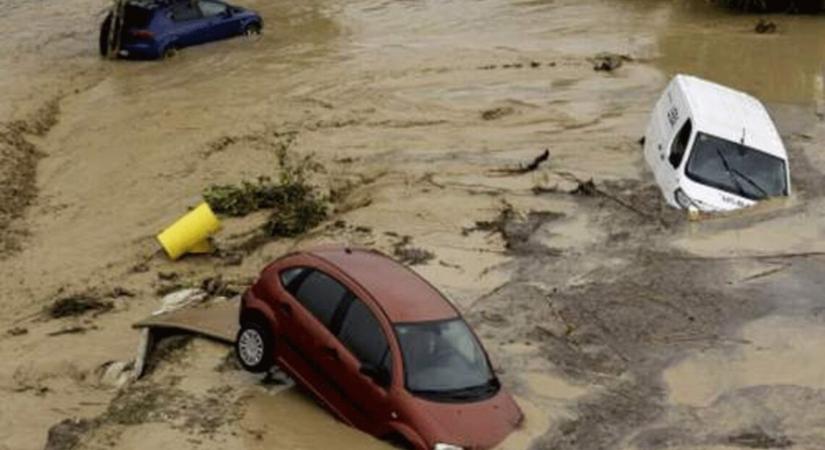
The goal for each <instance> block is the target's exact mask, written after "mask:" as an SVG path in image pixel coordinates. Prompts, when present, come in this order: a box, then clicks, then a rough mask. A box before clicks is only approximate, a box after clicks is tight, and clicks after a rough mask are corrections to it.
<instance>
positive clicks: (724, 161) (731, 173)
mask: <svg viewBox="0 0 825 450" xmlns="http://www.w3.org/2000/svg"><path fill="white" fill-rule="evenodd" d="M716 154H717V155H719V159H721V160H722V165H723V166H725V171H727V172H728V176H729V177H730V179H731V181H733V184H735V185H736V189H737V190H738V191H739V194H740V195H745V190H744V189H742V185H741V184H740V183H739V180H738V179H737V178H736V173H735V172H734V171H733V169H731V168H730V164H728V159H727V158H725V155H723V154H722V150H719V148H718V147H717V148H716Z"/></svg>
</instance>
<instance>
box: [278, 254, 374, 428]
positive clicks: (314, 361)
mask: <svg viewBox="0 0 825 450" xmlns="http://www.w3.org/2000/svg"><path fill="white" fill-rule="evenodd" d="M302 278H303V279H302V280H299V281H300V283H299V284H298V285H297V286H295V287H294V292H295V294H294V296H292V295H290V296H287V297H288V304H289V308H288V309H289V312H288V313H285V314H288V315H289V317H288V319H287V320H288V321H289V322H290V323H291V325H290V327H289V328H288V329H289V331H288V333H289V337H288V339H289V340H290V341H292V345H293V346H294V350H295V353H296V354H297V355H298V356H299V357H300V358H301V360H302V361H300V362H299V364H297V365H296V367H295V369H294V370H295V371H296V372H298V373H297V374H296V375H298V376H299V377H301V378H302V379H303V380H302V381H303V382H304V384H305V385H306V386H307V387H308V388H309V389H310V390H311V391H313V392H314V393H315V394H316V395H317V396H318V397H319V398H320V399H321V401H322V402H323V403H325V404H326V405H327V406H328V407H329V408H330V409H331V410H332V411H333V412H334V413H335V414H337V415H338V416H339V417H340V418H341V419H342V420H344V421H345V422H347V423H349V424H351V425H355V426H360V425H361V424H363V423H364V422H365V418H364V417H363V414H362V413H361V412H360V411H359V410H358V409H357V407H356V406H355V404H354V403H353V402H352V401H351V400H350V399H349V398H348V396H347V393H346V392H345V391H344V390H343V389H342V386H341V384H340V383H339V381H338V375H337V374H336V373H335V372H334V371H333V372H330V371H328V370H327V367H328V365H327V362H328V361H333V360H336V359H337V358H338V357H339V355H340V353H339V351H338V348H337V347H336V345H335V344H336V343H337V341H336V340H335V336H334V335H333V334H332V331H331V328H332V327H333V325H334V322H335V319H336V316H337V315H340V311H341V310H342V308H341V307H342V305H343V304H344V300H345V299H346V298H347V297H348V296H349V292H348V291H347V289H346V288H345V287H344V286H343V285H342V284H341V283H339V282H338V281H336V280H335V279H334V278H332V277H330V276H329V275H327V274H326V273H324V272H321V271H319V270H315V269H310V270H309V272H307V273H306V274H304V275H303V276H302Z"/></svg>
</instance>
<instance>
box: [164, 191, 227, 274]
mask: <svg viewBox="0 0 825 450" xmlns="http://www.w3.org/2000/svg"><path fill="white" fill-rule="evenodd" d="M220 228H221V222H220V221H219V220H218V218H217V217H216V216H215V213H213V212H212V209H211V208H210V207H209V205H208V204H206V202H204V203H201V204H200V205H198V207H197V208H195V209H193V210H192V211H190V212H189V213H187V214H186V215H185V216H183V217H181V218H180V219H178V221H177V222H175V223H174V224H172V226H170V227H169V228H167V229H165V230H163V232H162V233H160V234H159V235H158V236H157V239H158V242H160V245H161V247H163V250H165V251H166V254H167V255H169V258H171V259H173V260H176V259H178V258H180V257H181V256H183V255H184V254H186V253H208V252H211V251H212V245H211V244H210V243H209V236H211V235H213V234H215V232H217V231H218V230H219V229H220Z"/></svg>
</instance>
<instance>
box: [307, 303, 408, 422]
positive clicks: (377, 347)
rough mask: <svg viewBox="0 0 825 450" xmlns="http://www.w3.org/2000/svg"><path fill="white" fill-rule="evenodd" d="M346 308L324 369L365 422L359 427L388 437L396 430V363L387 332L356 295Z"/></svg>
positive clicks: (336, 326) (331, 340)
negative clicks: (393, 392) (392, 400)
mask: <svg viewBox="0 0 825 450" xmlns="http://www.w3.org/2000/svg"><path fill="white" fill-rule="evenodd" d="M342 309H343V310H342V311H339V314H338V316H337V317H336V320H335V323H334V324H333V328H334V331H335V332H336V334H337V337H330V338H329V339H328V340H327V342H326V343H324V345H325V347H327V348H329V349H332V350H329V351H328V354H327V355H325V357H324V358H322V359H321V366H322V368H323V370H324V372H325V373H327V374H328V376H330V377H334V379H335V380H336V383H337V384H338V388H339V389H341V390H342V391H343V393H344V396H345V397H346V398H347V399H348V401H350V402H351V403H352V404H353V406H354V407H355V409H357V410H358V413H359V416H361V417H363V418H364V419H365V420H364V421H363V423H360V424H357V426H358V427H359V428H361V429H363V430H365V431H367V432H369V433H371V434H374V435H378V436H381V435H385V434H387V433H389V432H391V431H392V430H391V429H390V428H389V425H388V424H389V421H390V420H391V417H390V415H391V404H390V397H389V391H388V390H389V386H390V384H391V378H390V377H391V374H392V364H393V361H392V353H391V351H390V348H389V344H388V340H387V336H386V333H385V332H384V330H383V328H382V326H381V322H380V321H379V320H378V318H377V317H376V314H375V313H374V312H373V311H372V310H371V309H370V308H369V306H368V305H367V304H366V303H365V302H364V301H362V300H360V299H358V298H357V297H355V296H354V295H352V294H349V296H348V297H347V298H346V299H345V300H344V305H343V307H342Z"/></svg>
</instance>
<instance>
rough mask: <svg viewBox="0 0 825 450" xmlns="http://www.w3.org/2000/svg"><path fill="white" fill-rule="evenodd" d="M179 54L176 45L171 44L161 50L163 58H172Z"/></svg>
mask: <svg viewBox="0 0 825 450" xmlns="http://www.w3.org/2000/svg"><path fill="white" fill-rule="evenodd" d="M177 55H178V48H177V47H175V46H174V45H169V46H167V47H166V48H164V49H163V51H161V52H160V58H161V59H172V58H174V57H175V56H177Z"/></svg>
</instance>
